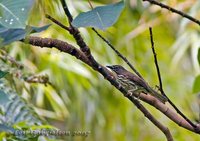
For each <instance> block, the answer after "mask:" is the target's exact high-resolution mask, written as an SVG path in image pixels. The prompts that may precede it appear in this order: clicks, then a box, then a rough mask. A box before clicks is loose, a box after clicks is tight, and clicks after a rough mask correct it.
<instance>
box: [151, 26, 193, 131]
mask: <svg viewBox="0 0 200 141" xmlns="http://www.w3.org/2000/svg"><path fill="white" fill-rule="evenodd" d="M149 32H150V39H151V48H152V52H153V55H154V62H155V66H156V71H157V75H158V79H159V85H160V86H159V90H160V92H161V94H162V95H164V96H165V97H166V98H167V99H168V102H169V103H170V104H171V106H172V107H173V108H174V109H175V110H176V112H177V113H178V114H180V115H181V116H182V117H183V118H184V119H185V120H186V121H187V122H188V123H189V124H190V125H191V126H192V127H194V128H196V127H197V126H196V125H195V124H194V123H193V122H192V121H191V120H190V119H188V118H187V117H186V116H185V115H184V114H183V113H182V112H181V111H180V110H179V109H178V108H177V107H176V105H175V104H174V103H173V102H172V101H171V100H170V99H169V98H168V97H167V95H166V94H165V92H164V90H163V86H162V79H161V74H160V69H159V65H158V61H157V56H156V51H155V49H154V41H153V33H152V28H151V27H149Z"/></svg>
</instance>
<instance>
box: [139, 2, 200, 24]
mask: <svg viewBox="0 0 200 141" xmlns="http://www.w3.org/2000/svg"><path fill="white" fill-rule="evenodd" d="M143 1H148V2H150V3H151V4H155V5H158V6H160V7H161V8H165V9H167V10H169V11H171V12H174V13H176V14H178V15H181V16H182V17H185V18H187V19H189V20H190V21H192V22H194V23H196V24H198V25H200V21H199V20H197V19H195V18H193V17H192V16H190V15H187V14H185V13H184V12H182V11H179V10H177V9H174V8H172V7H170V6H167V5H165V4H163V3H160V2H157V1H155V0H143Z"/></svg>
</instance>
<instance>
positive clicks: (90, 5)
mask: <svg viewBox="0 0 200 141" xmlns="http://www.w3.org/2000/svg"><path fill="white" fill-rule="evenodd" d="M88 3H89V5H90V8H92V9H94V8H93V6H92V3H91V1H90V0H88Z"/></svg>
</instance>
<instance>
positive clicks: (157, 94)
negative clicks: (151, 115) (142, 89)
mask: <svg viewBox="0 0 200 141" xmlns="http://www.w3.org/2000/svg"><path fill="white" fill-rule="evenodd" d="M149 91H150V94H151V95H152V96H154V97H156V98H158V99H159V100H160V101H161V102H162V103H165V102H167V100H168V99H167V97H165V96H164V95H161V94H159V93H158V92H156V91H155V90H154V89H152V88H149Z"/></svg>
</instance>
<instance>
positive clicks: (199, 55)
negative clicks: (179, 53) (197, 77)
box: [197, 48, 200, 65]
mask: <svg viewBox="0 0 200 141" xmlns="http://www.w3.org/2000/svg"><path fill="white" fill-rule="evenodd" d="M197 59H198V62H199V65H200V48H199V50H198V56H197Z"/></svg>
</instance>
